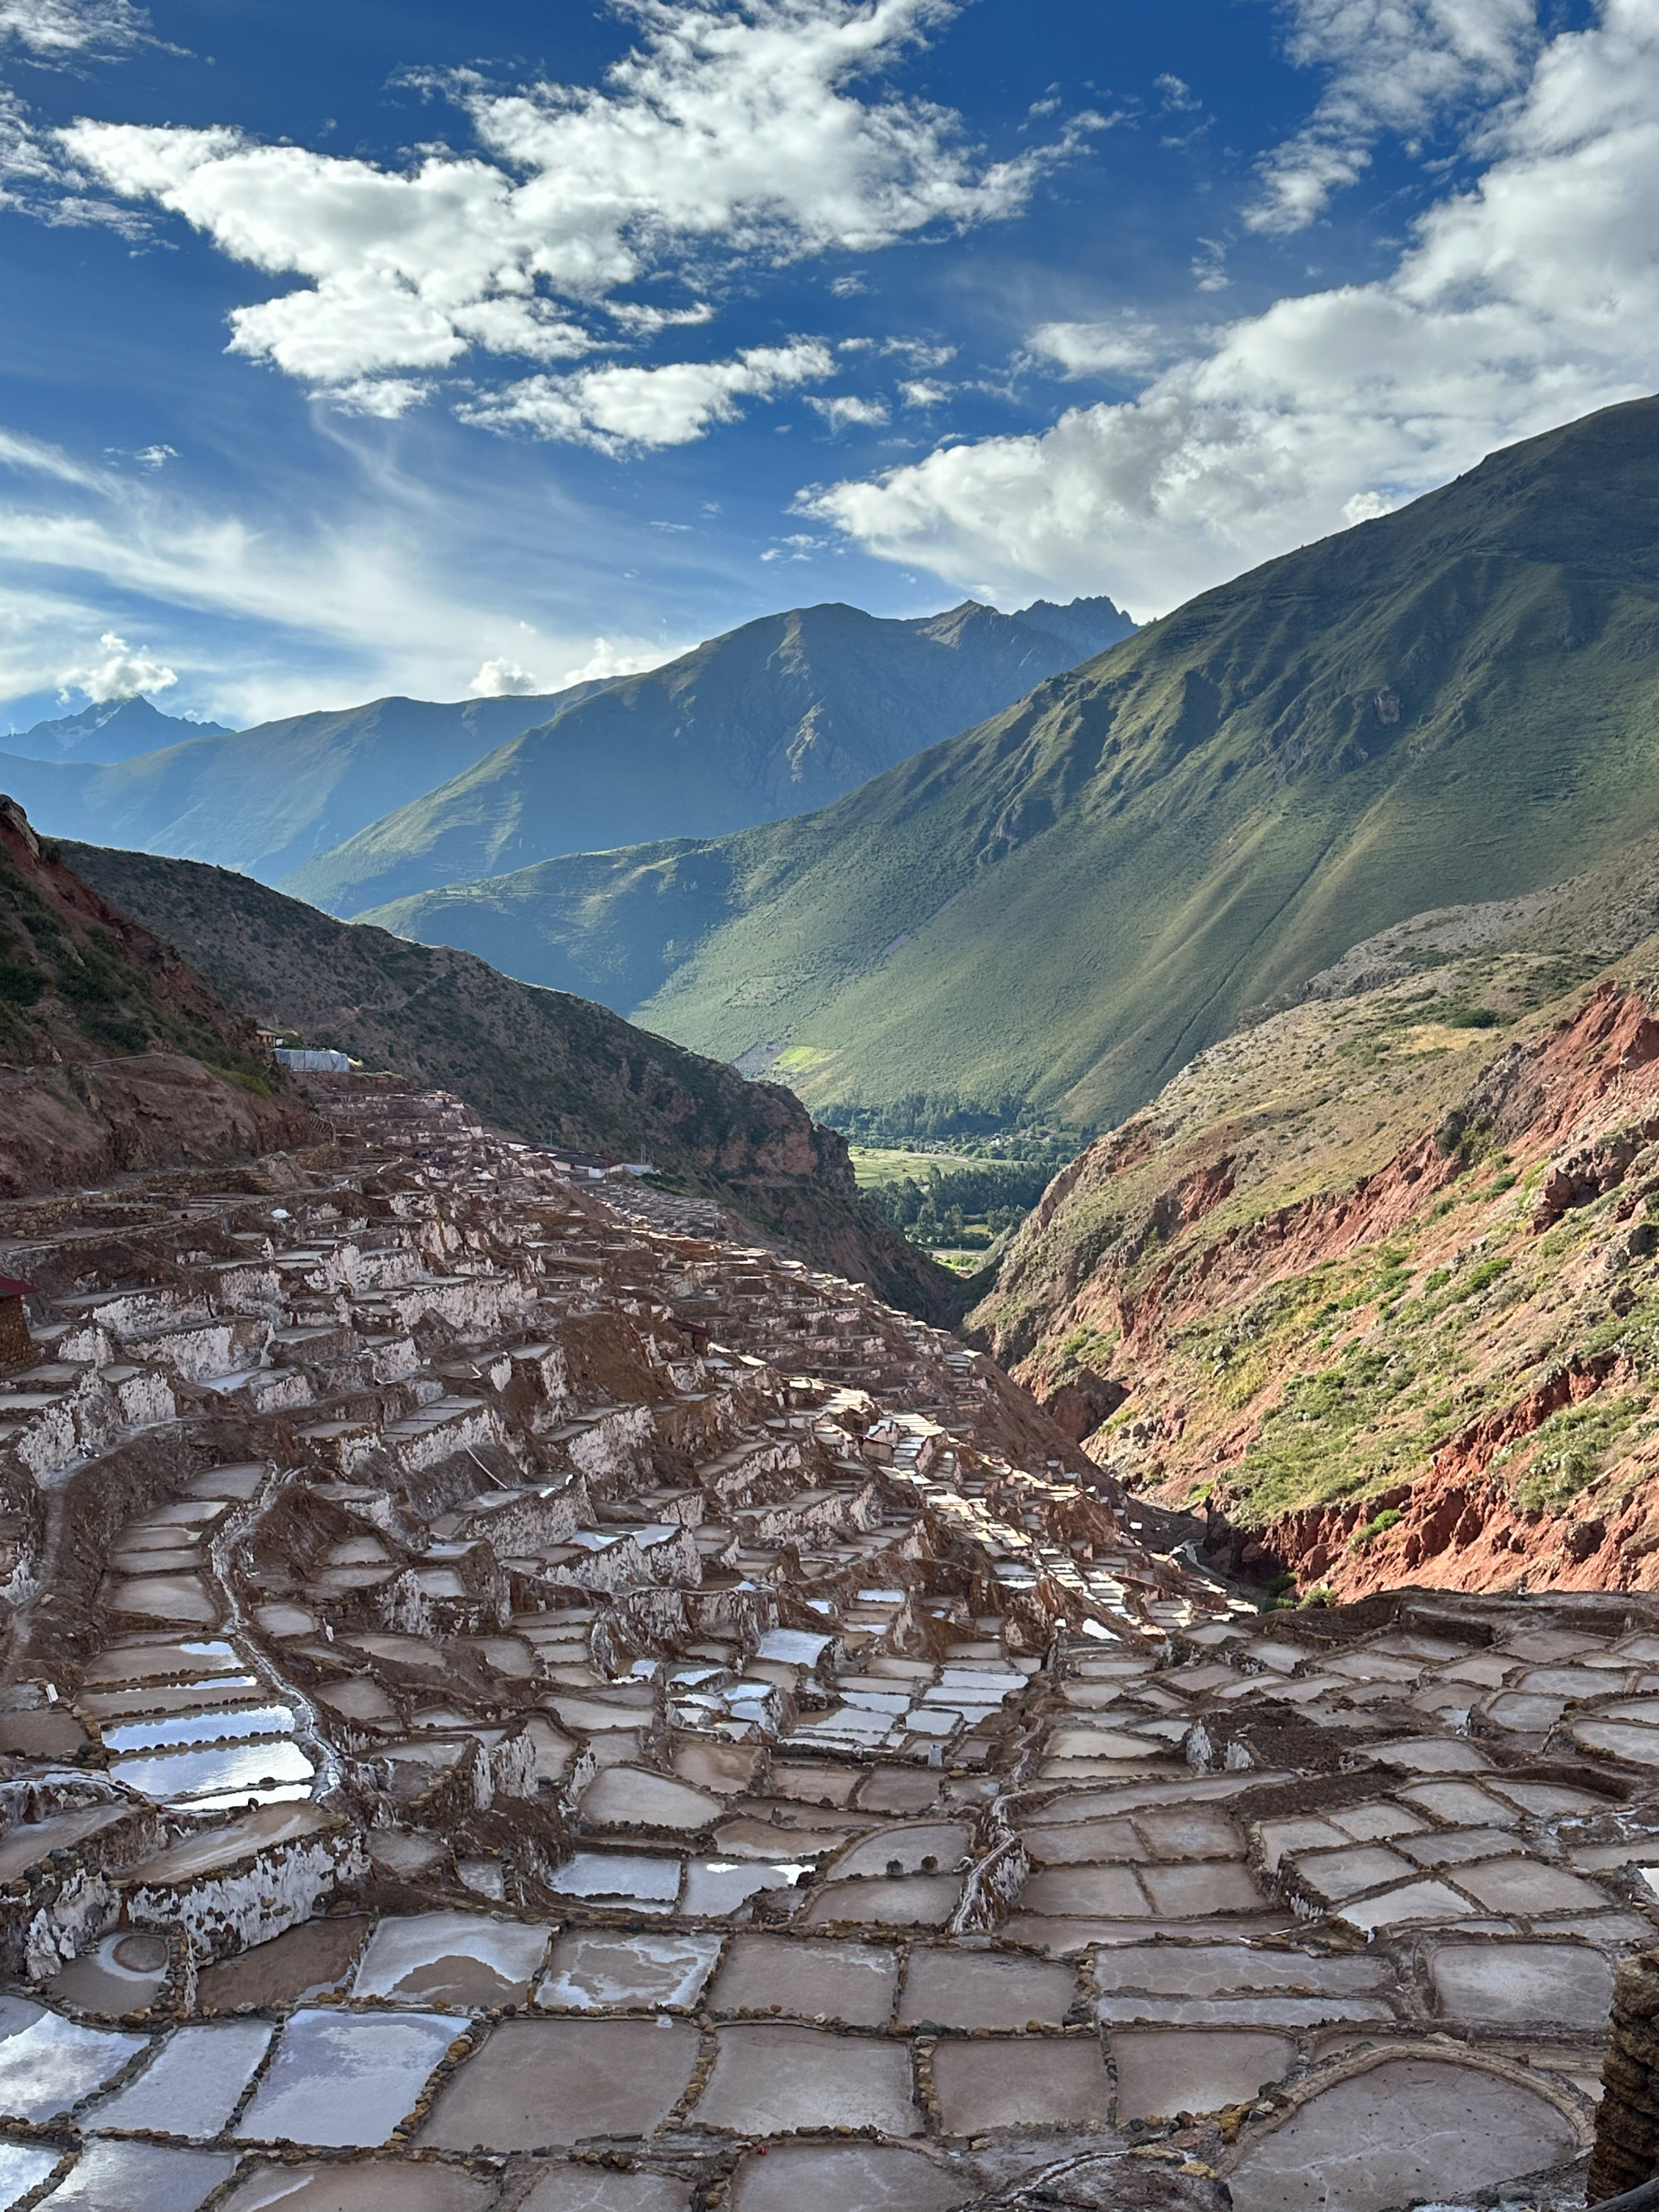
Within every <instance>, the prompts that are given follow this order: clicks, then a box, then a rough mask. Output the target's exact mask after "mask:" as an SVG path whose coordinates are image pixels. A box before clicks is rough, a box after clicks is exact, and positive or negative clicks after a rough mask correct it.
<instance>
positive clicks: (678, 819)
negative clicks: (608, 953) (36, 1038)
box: [283, 599, 1133, 915]
mask: <svg viewBox="0 0 1659 2212" xmlns="http://www.w3.org/2000/svg"><path fill="white" fill-rule="evenodd" d="M1132 630H1133V623H1131V622H1130V621H1129V618H1128V617H1127V615H1124V614H1121V613H1120V611H1118V609H1117V608H1116V607H1115V606H1114V605H1112V603H1111V601H1110V600H1109V599H1079V600H1076V601H1074V602H1073V605H1071V606H1069V607H1053V606H1048V605H1042V609H1041V613H1040V614H1039V610H1038V609H1036V608H1027V609H1026V610H1025V611H1024V612H1023V613H1019V614H1013V615H1005V614H1000V613H999V612H998V611H997V610H996V609H995V608H994V607H986V606H981V605H977V604H976V603H975V601H973V600H971V599H969V600H968V601H966V602H964V604H963V605H961V606H959V607H953V608H951V610H950V611H949V612H948V613H945V614H941V615H930V616H927V617H924V618H922V619H921V620H918V621H914V622H897V621H889V620H884V619H883V618H882V617H878V616H875V615H867V614H865V613H863V612H862V611H860V609H859V608H857V607H849V606H842V605H827V606H816V607H796V608H793V609H792V610H791V611H789V612H788V613H787V614H781V615H769V616H767V617H763V619H762V620H760V621H758V622H751V623H744V625H743V627H742V628H741V629H735V630H730V631H728V632H727V633H726V635H724V636H722V637H717V638H711V639H710V640H709V641H708V643H707V644H704V645H700V646H698V647H696V650H695V651H694V652H691V653H683V654H682V655H681V656H680V658H679V659H678V660H671V661H670V662H669V663H668V664H667V665H666V666H665V667H662V668H654V669H653V670H651V671H650V672H649V673H648V674H646V675H643V676H626V677H621V678H617V680H616V681H615V682H613V683H610V684H601V685H598V686H594V687H592V688H590V689H589V690H587V691H586V693H585V694H584V695H583V696H580V697H567V698H566V699H564V700H563V701H562V702H561V703H560V705H559V707H558V708H557V710H556V712H555V713H554V714H551V715H550V716H549V717H548V718H547V719H545V720H541V721H538V724H537V726H535V727H534V728H532V729H527V730H526V732H524V734H523V735H522V736H520V737H518V738H514V739H513V740H512V741H511V742H510V743H508V744H503V745H501V747H500V748H499V749H498V750H495V752H492V753H491V754H489V757H487V758H486V759H483V760H481V761H479V762H477V763H476V765H474V766H472V767H471V768H469V769H466V771H465V773H464V774H462V775H458V776H456V777H455V778H454V779H453V781H451V782H449V783H447V784H445V785H443V786H441V787H440V788H439V789H437V790H435V791H431V792H428V793H426V794H425V795H424V796H423V797H422V798H420V799H416V801H415V802H414V803H413V804H412V805H408V806H405V807H404V808H402V809H401V810H400V811H395V812H391V813H387V814H386V815H385V817H383V818H382V819H381V820H380V821H377V822H376V823H374V825H373V826H372V827H370V828H368V829H363V830H362V831H361V832H360V833H359V834H358V835H357V836H355V837H353V838H352V839H351V840H350V841H349V842H347V843H346V844H344V845H343V846H342V847H341V848H339V850H338V851H337V852H332V853H329V854H324V855H322V856H321V857H320V858H319V859H318V860H313V861H312V862H310V863H309V864H307V866H304V867H301V868H299V869H297V870H296V871H295V872H294V873H293V874H292V875H290V876H289V877H288V878H286V880H285V882H284V884H283V888H284V889H285V890H290V891H292V892H294V894H295V896H297V897H300V898H306V899H310V900H311V901H313V903H314V904H316V905H318V906H322V907H325V908H328V909H329V911H330V912H331V913H334V914H341V915H350V914H356V913H358V912H360V911H361V910H362V908H364V907H367V906H370V905H373V904H374V903H376V902H380V901H383V900H386V899H388V898H393V897H398V896H402V895H404V893H407V892H410V891H416V890H431V889H432V888H433V887H434V886H435V885H438V884H449V883H457V882H463V881H468V880H470V879H471V878H474V877H477V876H481V875H488V874H494V873H496V872H500V871H501V870H502V869H505V868H512V867H518V866H523V865H525V864H526V863H529V862H532V861H535V860H543V859H545V858H547V857H548V856H549V855H550V854H556V853H580V852H583V851H586V850H589V849H595V848H603V847H608V846H613V845H631V844H636V843H638V842H641V840H642V839H646V838H652V837H661V836H694V837H708V836H719V835H720V834H721V833H722V832H724V831H726V830H731V829H745V828H747V827H748V826H749V824H750V823H756V822H769V821H774V820H776V819H777V818H778V817H781V816H784V815H792V814H801V813H805V812H806V811H809V810H810V809H811V808H813V807H817V806H821V805H823V804H824V803H825V802H826V801H827V800H829V799H838V798H840V797H841V796H842V793H845V792H848V791H851V790H853V789H854V787H856V786H858V785H860V784H862V783H865V782H866V781H868V780H869V778H870V777H872V775H877V774H878V773H879V771H880V770H881V769H885V768H890V767H891V766H892V765H893V763H895V762H896V761H900V760H903V759H906V758H908V756H909V755H910V754H912V753H914V752H916V751H919V750H921V748H922V747H923V746H924V745H928V744H933V741H934V740H935V739H936V738H943V737H947V736H949V735H950V734H951V732H953V731H956V730H960V729H963V728H965V727H966V726H968V725H969V723H972V722H975V721H978V720H981V719H982V718H983V717H984V716H985V715H986V714H989V713H991V712H992V711H993V710H994V708H999V707H1003V706H1006V705H1007V704H1009V703H1010V702H1012V700H1015V699H1018V697H1019V696H1021V695H1022V694H1023V693H1024V692H1026V691H1028V690H1030V687H1031V685H1032V684H1035V683H1036V682H1037V681H1038V680H1039V679H1040V678H1042V677H1044V676H1048V675H1052V674H1053V673H1054V671H1056V670H1057V669H1060V668H1069V667H1070V666H1071V665H1073V662H1075V661H1077V660H1079V659H1082V658H1084V657H1085V655H1087V654H1088V653H1093V652H1097V651H1098V650H1099V649H1100V647H1101V646H1103V645H1104V644H1107V643H1109V642H1110V641H1113V640H1115V639H1117V638H1120V637H1124V636H1127V635H1129V634H1130V632H1131V631H1132Z"/></svg>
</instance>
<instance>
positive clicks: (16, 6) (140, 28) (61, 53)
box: [0, 0, 149, 61]
mask: <svg viewBox="0 0 1659 2212" xmlns="http://www.w3.org/2000/svg"><path fill="white" fill-rule="evenodd" d="M148 40H149V15H148V13H147V12H146V11H145V10H144V9H143V8H135V7H133V6H132V5H131V0H0V46H6V45H8V44H10V45H16V46H22V47H24V48H25V49H26V50H27V52H29V53H30V54H31V55H33V57H35V58H37V59H40V60H46V61H64V60H67V59H68V58H70V56H71V55H75V54H82V53H86V52H94V53H106V54H108V53H119V52H123V51H124V50H125V49H126V48H129V47H132V46H142V45H144V44H146V43H147V42H148Z"/></svg>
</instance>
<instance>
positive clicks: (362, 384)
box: [321, 376, 432, 422]
mask: <svg viewBox="0 0 1659 2212" xmlns="http://www.w3.org/2000/svg"><path fill="white" fill-rule="evenodd" d="M321 396H322V397H324V398H326V400H327V402H328V404H329V405H330V406H331V407H337V408H338V410H340V412H341V413H342V414H343V415H372V416H376V417H377V418H378V419H379V420H380V422H397V421H398V419H399V418H400V417H401V416H404V415H407V414H408V412H409V410H410V408H411V407H418V406H420V404H422V401H423V400H426V399H429V398H431V396H432V386H430V385H429V384H422V383H419V382H417V380H416V379H415V378H414V377H412V376H354V377H353V378H352V380H351V381H350V382H349V384H334V385H330V386H327V387H326V388H325V392H323V394H322V395H321Z"/></svg>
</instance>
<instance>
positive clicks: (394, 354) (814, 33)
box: [0, 0, 1101, 435]
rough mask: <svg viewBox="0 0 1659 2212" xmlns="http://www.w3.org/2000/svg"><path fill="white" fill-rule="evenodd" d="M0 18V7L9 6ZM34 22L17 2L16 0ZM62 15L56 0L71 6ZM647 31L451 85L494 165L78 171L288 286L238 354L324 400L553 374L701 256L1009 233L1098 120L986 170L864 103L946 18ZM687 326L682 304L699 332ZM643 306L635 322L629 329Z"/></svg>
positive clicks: (245, 151) (251, 148) (757, 9)
mask: <svg viewBox="0 0 1659 2212" xmlns="http://www.w3.org/2000/svg"><path fill="white" fill-rule="evenodd" d="M3 4H6V0H0V5H3ZM14 4H25V5H26V4H30V0H14ZM65 4H67V0H65ZM620 4H623V6H624V7H625V11H626V13H628V14H629V15H631V16H632V18H633V20H634V21H635V23H636V24H637V25H638V27H639V40H638V43H637V44H636V46H635V47H634V49H633V50H632V51H631V52H629V54H628V55H627V56H626V57H625V58H624V59H623V60H622V61H620V62H619V63H617V64H616V66H615V67H614V68H613V69H612V70H611V71H610V72H609V74H608V76H607V77H606V79H605V83H604V84H603V86H600V87H582V86H570V85H560V84H549V83H538V84H534V85H531V86H528V87H526V88H521V89H517V90H513V91H510V92H502V91H500V90H496V89H492V88H489V87H487V86H485V85H484V84H483V83H482V82H480V81H479V80H477V78H476V76H465V77H461V78H457V79H453V80H450V81H448V82H447V83H445V84H444V85H443V86H442V87H441V89H443V90H445V91H446V92H447V93H448V94H449V95H450V96H451V97H452V98H453V99H455V100H458V101H459V104H460V105H461V106H462V107H463V108H464V109H465V111H466V112H467V113H468V115H469V117H470V118H471V124H472V126H473V130H474V131H475V133H476V136H477V141H478V143H479V145H480V147H481V148H482V149H483V151H482V152H481V153H479V154H475V155H466V156H461V155H452V154H449V153H435V152H428V153H427V154H426V155H424V156H423V157H422V159H420V160H419V161H416V162H415V163H413V164H412V165H411V166H410V167H409V168H407V169H406V170H402V171H396V170H391V169H386V168H381V167H377V166H376V165H375V164H374V163H373V162H370V161H362V160H359V159H355V158H348V157H344V156H339V155H325V154H319V153H314V152H312V151H309V150H307V149H306V148H303V147H300V146H268V145H262V144H260V143H258V142H256V141H255V140H253V139H252V138H250V137H247V136H246V134H244V133H243V132H241V131H235V130H231V129H227V128H213V129H185V128H182V127H174V126H172V125H166V126H153V125H133V124H117V123H100V122H94V121H82V122H79V123H77V124H76V125H73V126H72V127H71V128H70V130H69V131H66V132H64V134H63V143H64V148H65V149H66V150H67V153H68V155H69V157H70V159H71V160H72V161H74V162H75V163H76V164H77V165H78V166H79V167H81V168H82V169H83V170H85V171H86V172H88V173H90V174H92V175H94V176H95V177H96V178H98V179H100V181H101V183H102V185H104V187H105V188H106V189H107V190H108V191H112V192H114V193H116V194H118V195H120V196H122V197H125V199H127V200H130V201H134V202H146V203H150V204H155V205H156V206H159V207H161V208H164V209H167V210H171V211H172V212H173V213H175V214H177V215H179V216H182V217H183V218H184V219H185V221H186V222H189V223H191V224H192V225H193V226H194V227H195V228H197V230H199V231H202V232H203V233H204V234H206V235H207V236H208V237H210V239H212V240H213V241H214V243H215V244H216V246H218V247H219V248H220V249H221V251H222V252H224V253H226V254H228V255H229V256H230V257H231V258H234V259H235V260H238V261H241V262H245V263H247V264H250V265H252V267H254V268H257V269H260V270H265V271H267V272H268V273H270V275H272V276H282V275H289V274H294V275H298V276H301V277H304V278H306V279H308V280H309V281H308V283H306V284H304V285H301V287H299V288H297V289H293V290H289V291H286V292H282V293H279V294H277V295H275V296H274V297H272V298H270V299H268V300H265V301H260V302H257V303H255V304H252V305H250V306H247V307H240V308H238V309H236V310H235V311H234V313H233V314H232V317H231V323H232V330H233V337H232V340H231V343H232V348H233V349H234V350H235V351H238V352H241V353H245V354H247V355H249V356H252V357H254V358H257V359H261V360H267V361H270V362H273V363H274V364H275V365H276V367H277V368H280V369H283V370H285V371H286V372H287V373H288V374H290V375H294V376H297V377H301V378H304V379H306V380H308V381H311V382H313V383H317V384H339V383H350V382H352V381H353V380H356V379H360V378H362V377H365V376H371V375H374V374H385V373H388V372H397V371H404V372H408V371H416V372H420V371H428V372H430V371H435V370H439V369H443V368H448V367H449V366H450V365H451V364H453V362H457V361H459V359H460V358H461V356H463V355H465V354H466V353H468V352H470V351H471V350H472V349H481V350H483V352H485V353H495V354H507V355H520V356H528V357H530V358H531V359H533V360H538V361H542V362H552V361H557V360H562V359H568V358H572V357H574V356H577V355H579V354H580V353H581V352H583V351H584V350H586V349H589V348H590V347H592V345H593V344H595V343H597V341H596V339H595V338H594V337H593V336H592V333H591V332H590V331H589V330H588V328H587V326H586V324H585V323H584V322H583V321H582V320H581V319H580V317H581V315H582V314H583V313H584V312H586V311H590V310H592V308H594V307H602V306H605V304H606V303H608V302H610V301H611V300H612V297H613V295H617V294H619V293H623V292H625V291H626V290H627V289H629V288H631V287H634V286H635V285H637V284H639V283H641V282H642V281H644V280H647V279H648V278H651V277H653V276H674V275H677V274H678V275H681V276H686V277H688V278H690V276H694V275H695V274H696V267H697V266H698V265H699V264H700V263H701V261H702V258H705V257H706V256H707V255H708V253H709V252H711V251H714V252H720V253H723V254H726V255H728V256H736V257H739V258H747V259H749V260H751V261H753V260H759V261H763V262H772V263H781V262H787V261H789V260H793V259H797V258H800V257H802V256H804V255H808V254H813V253H821V252H826V251H829V250H832V249H833V250H839V251H847V252H859V253H862V252H869V251H871V250H873V249H875V248H878V247H880V246H888V245H890V244H892V243H894V242H895V241H896V240H899V239H902V238H907V237H910V236H913V235H915V234H917V233H920V232H924V231H927V229H929V228H934V227H939V226H944V227H947V228H963V227H964V226H966V225H969V224H971V223H976V222H990V221H995V220H997V219H999V218H1001V217H1006V216H1012V215H1014V214H1016V213H1018V211H1019V210H1020V209H1022V208H1023V207H1024V205H1025V204H1026V202H1027V200H1028V199H1029V197H1030V192H1031V191H1032V188H1033V186H1034V185H1035V184H1036V181H1037V179H1038V178H1039V177H1040V176H1042V174H1043V173H1044V172H1045V171H1046V170H1047V169H1048V168H1049V167H1052V166H1053V165H1054V163H1055V162H1056V161H1060V160H1062V159H1064V158H1065V157H1066V155H1069V154H1070V153H1072V152H1073V151H1074V150H1075V149H1077V148H1078V147H1079V146H1080V145H1081V144H1082V143H1084V142H1085V139H1086V137H1088V135H1089V133H1090V131H1092V130H1094V129H1097V128H1099V127H1101V120H1100V118H1097V117H1095V116H1092V115H1087V114H1085V115H1083V116H1080V117H1079V118H1075V119H1074V120H1073V122H1072V123H1071V124H1070V125H1068V126H1067V127H1066V129H1065V130H1064V131H1061V132H1060V135H1059V136H1058V137H1057V139H1056V141H1055V143H1054V144H1052V145H1050V146H1048V147H1046V148H1041V149H1037V148H1034V149H1030V150H1028V151H1027V152H1025V153H1024V154H1022V155H1019V156H1018V158H1017V159H1014V160H1012V161H986V160H983V159H982V158H981V156H980V155H978V154H977V153H976V152H975V149H972V148H971V147H970V146H969V144H968V143H967V142H966V140H965V138H964V137H963V132H962V130H961V126H960V124H959V120H958V118H957V116H956V115H955V114H954V113H953V112H951V111H950V110H948V109H946V108H943V107H940V106H937V105H935V104H934V103H933V102H930V101H927V100H906V99H902V98H900V97H898V96H896V95H893V94H884V95H882V96H879V97H870V98H860V94H859V92H858V89H857V86H858V82H859V80H860V79H861V78H864V77H867V76H870V75H871V74H872V73H874V72H878V71H879V70H883V69H885V68H887V67H889V66H890V64H892V63H893V62H894V61H895V60H896V59H897V58H899V57H900V56H901V55H902V52H904V51H905V50H906V49H907V48H908V47H910V46H915V45H917V44H918V43H920V42H921V40H924V38H925V37H926V35H927V33H928V32H929V31H930V30H932V29H933V28H935V27H938V26H939V25H942V24H943V23H945V22H946V21H949V19H950V18H951V15H952V14H953V13H954V12H955V7H956V0H620ZM430 88H433V89H437V88H439V87H438V86H437V85H436V84H434V85H433V86H432V87H430ZM701 312H702V311H701V310H687V311H686V313H687V316H688V318H689V317H690V315H691V314H692V313H698V314H700V313H701ZM655 313H657V311H656V310H654V309H640V308H637V307H626V306H625V307H624V319H626V318H627V316H628V315H629V314H631V315H633V316H635V318H636V319H642V320H641V327H643V325H644V324H647V323H648V322H649V321H650V320H651V319H652V318H653V315H654V314H655ZM561 435H562V434H561Z"/></svg>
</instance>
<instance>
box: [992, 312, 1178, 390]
mask: <svg viewBox="0 0 1659 2212" xmlns="http://www.w3.org/2000/svg"><path fill="white" fill-rule="evenodd" d="M1157 352H1158V333H1157V331H1155V330H1154V329H1153V327H1152V325H1151V324H1150V323H1149V322H1146V320H1145V319H1143V318H1142V317H1140V316H1139V315H1131V314H1123V315H1119V316H1117V317H1115V319H1111V320H1109V321H1105V322H1097V323H1039V324H1038V325H1037V326H1036V329H1035V330H1034V331H1032V332H1031V334H1030V337H1028V338H1027V339H1026V341H1025V349H1024V360H1023V361H1022V363H1021V366H1022V367H1029V366H1032V365H1041V366H1045V367H1050V368H1058V369H1059V371H1060V374H1061V375H1062V376H1097V375H1102V374H1110V373H1111V372H1113V371H1114V370H1121V369H1127V368H1146V367H1147V366H1148V364H1149V363H1150V362H1152V360H1153V359H1154V358H1155V357H1156V356H1157Z"/></svg>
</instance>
